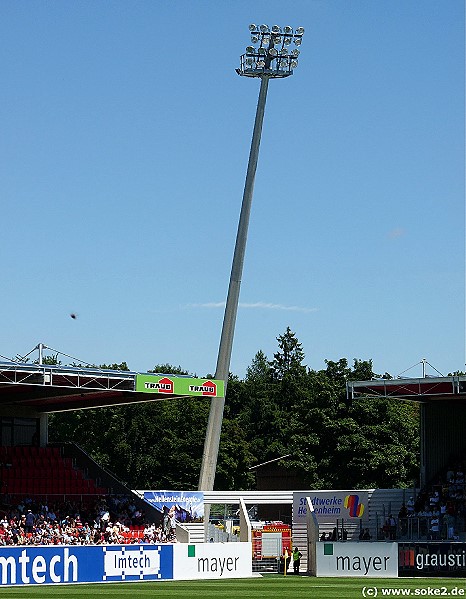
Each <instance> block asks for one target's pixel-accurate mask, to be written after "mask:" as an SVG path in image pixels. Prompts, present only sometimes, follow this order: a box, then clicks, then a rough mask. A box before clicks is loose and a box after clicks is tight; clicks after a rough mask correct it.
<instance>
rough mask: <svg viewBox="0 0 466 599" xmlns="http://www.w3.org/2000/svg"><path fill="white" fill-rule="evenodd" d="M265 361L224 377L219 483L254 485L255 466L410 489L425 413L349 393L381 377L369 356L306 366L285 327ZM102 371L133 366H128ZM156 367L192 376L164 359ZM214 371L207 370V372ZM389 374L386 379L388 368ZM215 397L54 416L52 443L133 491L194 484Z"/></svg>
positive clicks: (331, 482) (345, 483) (346, 483)
mask: <svg viewBox="0 0 466 599" xmlns="http://www.w3.org/2000/svg"><path fill="white" fill-rule="evenodd" d="M277 342H278V348H277V351H276V352H275V353H274V356H273V359H272V360H271V361H269V360H268V358H267V356H266V355H265V354H264V352H263V351H261V350H259V351H258V352H257V353H256V355H255V356H254V358H253V360H252V362H251V365H250V366H249V367H248V369H247V372H246V376H245V378H244V380H241V379H239V378H238V377H237V376H234V375H231V374H230V377H229V380H228V386H227V397H226V404H225V412H224V420H223V428H222V436H221V440H220V449H219V457H218V463H217V474H216V482H215V485H216V488H217V489H219V490H221V489H251V488H253V487H254V482H255V479H254V475H253V474H252V472H253V471H251V470H249V468H250V467H251V466H254V465H257V464H260V463H263V462H266V461H268V460H272V459H275V458H278V457H281V456H284V455H287V454H291V455H290V457H289V458H287V460H286V461H283V462H280V465H281V466H283V467H285V468H288V469H291V470H292V471H293V472H295V473H296V472H297V473H298V474H299V476H300V478H301V480H302V486H303V488H305V487H308V488H315V489H317V488H340V489H341V488H372V487H380V488H383V487H388V488H389V487H410V486H412V485H413V483H414V482H415V481H416V478H417V474H418V468H419V455H418V445H419V424H418V423H419V414H418V408H417V406H416V405H415V404H411V403H405V402H398V401H397V400H395V399H384V398H378V399H374V398H357V399H355V400H351V398H349V397H347V393H346V385H347V383H348V382H349V381H354V380H369V379H371V378H373V377H375V376H380V375H375V374H374V373H373V370H372V362H371V361H370V360H359V359H355V360H354V362H353V366H352V367H351V366H349V364H348V360H347V359H346V358H340V359H339V360H337V361H333V360H326V361H325V368H323V369H322V370H311V369H308V368H307V367H306V366H305V365H304V364H303V361H304V351H303V348H302V345H301V343H300V342H299V340H298V338H297V336H296V334H295V333H294V332H293V331H291V329H290V328H289V327H287V329H286V331H285V333H284V334H283V335H280V336H278V337H277ZM102 368H111V369H118V370H128V366H127V364H126V362H122V363H121V364H111V365H103V366H102ZM151 372H159V373H165V374H177V375H187V374H188V372H187V371H186V370H183V369H182V368H181V367H180V366H172V365H170V364H159V365H156V366H154V368H153V370H152V371H151ZM208 376H210V375H208ZM383 378H387V379H388V378H390V375H389V374H388V373H385V374H384V375H383ZM209 410H210V400H208V399H202V398H192V399H178V400H166V401H151V402H146V403H141V404H133V405H128V406H119V407H115V408H101V409H93V410H81V411H75V412H70V413H63V414H53V415H51V417H50V427H49V430H50V438H51V440H56V441H59V440H72V441H75V442H76V443H78V444H79V445H80V446H81V447H83V449H85V450H86V451H87V452H88V453H89V454H90V455H91V456H92V457H93V458H94V459H95V460H96V461H97V462H98V463H100V464H101V465H103V466H104V467H105V468H107V469H108V470H110V471H111V472H113V473H114V474H115V475H116V476H117V477H118V478H119V479H121V480H122V481H123V482H125V483H126V484H127V485H128V486H130V487H131V488H137V489H144V488H146V489H149V488H150V489H170V488H173V489H185V490H190V489H195V488H196V487H197V483H198V477H199V471H200V465H201V458H202V453H203V447H204V438H205V431H206V425H207V420H208V415H209Z"/></svg>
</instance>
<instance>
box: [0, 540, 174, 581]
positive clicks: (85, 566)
mask: <svg viewBox="0 0 466 599" xmlns="http://www.w3.org/2000/svg"><path fill="white" fill-rule="evenodd" d="M171 579H173V545H105V546H102V545H100V546H99V545H97V546H87V547H82V546H81V547H77V546H76V547H75V546H61V547H50V546H46V547H45V546H39V547H0V583H1V585H0V586H9V585H32V584H33V585H36V584H71V583H79V582H123V581H130V580H171Z"/></svg>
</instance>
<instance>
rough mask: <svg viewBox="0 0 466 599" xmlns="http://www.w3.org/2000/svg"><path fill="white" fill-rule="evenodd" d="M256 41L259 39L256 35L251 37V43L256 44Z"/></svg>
mask: <svg viewBox="0 0 466 599" xmlns="http://www.w3.org/2000/svg"><path fill="white" fill-rule="evenodd" d="M258 41H259V38H258V36H257V35H251V43H253V44H257V42H258Z"/></svg>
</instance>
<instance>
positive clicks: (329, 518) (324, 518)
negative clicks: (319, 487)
mask: <svg viewBox="0 0 466 599" xmlns="http://www.w3.org/2000/svg"><path fill="white" fill-rule="evenodd" d="M306 497H310V499H311V502H312V505H313V507H314V512H315V515H316V517H317V519H318V520H319V522H336V521H337V520H340V519H341V518H344V519H345V520H347V519H348V520H349V519H354V518H356V519H359V518H365V517H367V511H368V506H367V504H368V499H369V495H368V493H367V491H295V492H294V493H293V522H294V523H298V522H305V521H306V512H307V508H306Z"/></svg>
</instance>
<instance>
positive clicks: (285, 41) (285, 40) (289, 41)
mask: <svg viewBox="0 0 466 599" xmlns="http://www.w3.org/2000/svg"><path fill="white" fill-rule="evenodd" d="M283 43H284V44H285V46H289V45H290V44H291V37H285V38H284V39H283Z"/></svg>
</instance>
